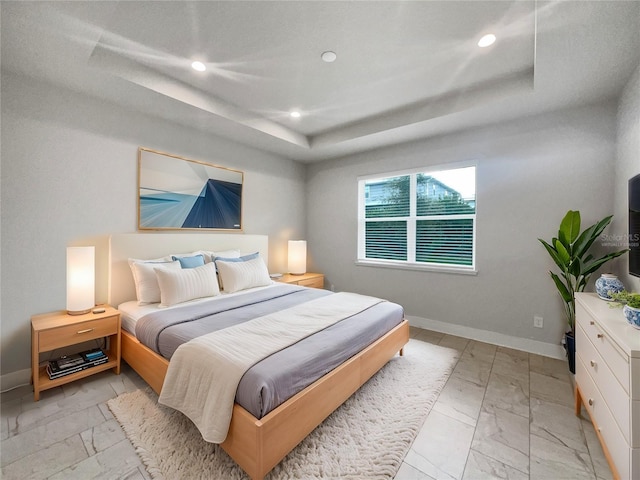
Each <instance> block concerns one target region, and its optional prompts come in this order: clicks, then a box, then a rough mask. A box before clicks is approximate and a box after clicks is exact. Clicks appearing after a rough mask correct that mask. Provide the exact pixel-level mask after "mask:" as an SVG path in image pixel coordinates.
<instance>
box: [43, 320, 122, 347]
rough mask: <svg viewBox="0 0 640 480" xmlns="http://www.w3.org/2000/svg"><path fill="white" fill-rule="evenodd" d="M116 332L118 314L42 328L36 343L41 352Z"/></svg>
mask: <svg viewBox="0 0 640 480" xmlns="http://www.w3.org/2000/svg"><path fill="white" fill-rule="evenodd" d="M117 333H118V316H117V315H115V316H113V317H108V318H101V319H96V320H89V321H86V322H81V323H74V324H73V325H66V326H62V327H57V328H54V329H51V330H42V331H40V333H39V336H38V345H39V350H40V351H41V352H46V351H49V350H54V349H56V348H60V347H66V346H67V345H73V344H76V343H81V342H84V341H86V340H93V339H95V338H101V337H107V336H109V335H115V334H117Z"/></svg>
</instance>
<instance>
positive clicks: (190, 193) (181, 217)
mask: <svg viewBox="0 0 640 480" xmlns="http://www.w3.org/2000/svg"><path fill="white" fill-rule="evenodd" d="M243 183H244V173H243V172H242V171H240V170H234V169H231V168H227V167H221V166H219V165H214V164H212V163H208V162H203V161H200V160H193V159H189V158H185V157H181V156H179V155H173V154H170V153H165V152H161V151H157V150H152V149H149V148H145V147H139V148H138V229H139V230H222V231H240V232H241V231H242V189H243Z"/></svg>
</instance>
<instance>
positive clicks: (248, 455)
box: [107, 233, 409, 479]
mask: <svg viewBox="0 0 640 480" xmlns="http://www.w3.org/2000/svg"><path fill="white" fill-rule="evenodd" d="M268 247H269V246H268V238H267V237H266V236H263V235H239V234H195V233H194V234H164V233H161V234H160V233H158V234H150V233H144V234H122V235H113V236H111V237H110V238H109V247H108V259H107V269H108V284H107V292H108V296H107V298H108V301H109V303H110V304H112V305H118V306H119V305H123V309H124V310H125V311H126V308H125V305H126V304H127V302H130V301H131V300H132V299H135V298H136V285H135V284H134V281H133V276H132V274H131V268H130V266H129V262H128V260H129V259H130V258H137V259H154V258H158V257H163V256H166V255H168V254H172V253H181V252H194V251H198V250H201V249H206V250H207V251H215V252H222V251H228V250H230V249H237V250H239V251H242V252H258V253H259V256H260V258H261V259H262V260H264V262H265V263H266V262H267V259H268V254H269V251H268ZM248 290H251V292H249V291H247V292H242V291H240V292H237V293H238V296H240V294H245V293H246V294H247V295H248V294H249V293H251V294H252V295H253V294H254V290H255V292H262V293H258V295H259V296H262V297H269V296H273V295H275V296H278V295H279V296H282V297H287V298H294V297H295V296H296V295H301V296H304V295H312V292H309V290H310V289H306V288H304V287H294V286H290V285H283V284H279V285H265V286H264V287H261V288H256V289H248ZM265 292H266V293H265ZM274 292H276V293H274ZM320 292H322V291H318V292H317V294H313V295H312V297H314V298H316V297H318V296H319V297H322V296H325V295H339V294H330V293H329V292H323V293H320ZM234 295H235V294H234ZM231 296H233V295H231ZM231 296H230V297H231ZM224 301H225V302H228V301H232V300H231V299H227V298H225V299H224ZM322 301H324V300H322V299H319V300H318V302H322ZM193 303H199V302H193ZM203 303H204V302H203ZM298 303H300V302H298ZM302 303H304V302H302ZM309 303H312V302H309ZM303 307H304V305H303V306H302V307H301V308H303ZM375 308H376V309H377V308H379V307H377V306H376V307H375ZM385 308H388V305H387V307H385ZM371 311H373V309H371ZM358 315H367V312H366V311H363V312H362V313H361V314H358ZM123 316H124V317H128V316H129V315H128V314H126V313H125V315H123ZM134 316H135V315H134ZM267 316H268V315H267ZM382 316H384V315H382ZM124 323H126V321H125V322H124ZM340 323H342V324H344V323H346V322H338V323H337V325H338V328H339V325H340ZM134 328H135V327H134ZM332 328H336V326H335V325H332V326H329V327H328V328H327V330H330V329H332ZM131 330H133V329H132V328H131V327H129V330H124V331H123V332H122V358H123V359H124V360H125V361H126V362H127V363H128V364H129V365H130V366H131V367H132V368H133V369H134V370H135V371H136V372H138V374H140V376H141V377H142V378H143V379H144V380H145V381H146V382H147V383H148V384H149V385H150V386H151V388H153V390H155V391H156V392H157V393H158V394H160V393H161V392H162V387H163V384H164V383H165V378H167V372H168V371H169V365H170V361H169V360H167V359H166V358H164V357H163V356H162V355H160V354H159V353H157V352H155V351H154V350H153V349H152V348H149V347H147V346H145V345H144V344H143V343H142V342H141V341H140V340H139V339H138V338H137V337H136V335H135V334H134V333H132V331H131ZM385 331H386V333H382V334H380V335H378V334H376V336H377V337H378V338H377V339H375V340H373V341H372V342H371V343H368V341H367V342H366V343H368V345H367V346H365V347H364V348H363V349H362V350H359V351H358V352H357V353H355V354H353V355H351V354H349V355H348V358H347V359H346V360H344V361H341V363H339V364H338V365H337V366H336V367H335V368H332V369H331V370H330V371H329V372H328V373H326V374H324V375H322V376H321V377H320V378H318V379H317V380H315V381H313V382H312V383H311V384H309V385H308V386H306V387H304V388H303V389H302V390H300V391H297V393H295V394H294V395H293V396H291V397H290V398H288V399H287V400H285V401H284V402H282V403H278V402H275V403H274V405H272V406H271V407H270V408H269V409H268V413H267V412H266V411H265V412H263V413H262V414H260V415H258V414H257V413H256V412H255V411H252V407H251V406H247V407H245V406H243V405H241V404H240V403H238V401H236V402H235V403H233V405H232V406H231V407H230V408H231V418H230V423H229V427H228V433H226V438H225V439H224V441H223V442H222V443H220V445H221V447H222V448H223V449H224V450H225V451H226V452H227V453H228V454H229V455H230V456H231V457H232V458H233V459H234V460H235V461H236V463H237V464H238V465H239V466H240V467H241V468H242V469H243V470H244V471H245V472H246V473H247V474H248V475H249V476H250V477H251V478H252V479H260V478H263V477H264V476H265V475H266V474H267V473H268V472H269V471H270V470H271V469H272V468H273V467H274V466H275V465H277V464H278V463H279V462H280V460H282V458H284V457H285V456H286V455H287V453H289V452H290V451H291V450H292V449H293V448H295V446H296V445H297V444H298V443H299V442H300V441H302V440H303V439H304V438H305V437H306V436H307V435H308V434H309V433H310V432H311V431H312V430H313V429H314V428H315V427H316V426H318V425H319V424H320V423H321V422H322V421H323V420H324V419H325V418H326V417H327V416H329V415H330V414H331V413H332V412H333V411H334V410H335V409H336V408H337V407H339V406H340V405H341V404H342V403H343V402H344V401H345V400H346V399H347V398H349V396H351V395H352V394H353V393H354V392H355V391H356V390H357V389H358V388H359V387H360V386H361V385H362V384H364V383H365V382H366V381H367V380H368V379H369V378H370V377H371V376H372V375H374V374H375V373H376V372H377V371H378V370H379V369H380V368H381V367H382V366H384V365H385V364H386V363H387V361H388V360H389V359H390V358H392V357H393V356H394V355H395V354H396V353H400V354H402V348H403V346H404V345H405V344H406V342H407V341H408V339H409V327H408V323H407V321H406V320H404V319H403V318H400V319H399V321H398V323H396V324H395V325H394V326H392V327H388V326H387V327H385ZM305 340H306V339H305ZM190 343H192V342H190ZM154 348H155V347H154ZM178 350H179V349H178ZM172 353H173V352H171V353H169V354H168V355H167V354H166V352H165V355H167V356H171V354H172ZM172 361H173V362H174V364H173V365H172V367H175V365H177V363H178V361H177V360H175V357H174V360H172ZM175 370H176V369H175V368H173V371H175ZM243 379H244V377H243ZM167 382H169V380H167ZM165 390H166V389H165ZM238 391H240V388H239V389H238ZM201 431H202V430H201Z"/></svg>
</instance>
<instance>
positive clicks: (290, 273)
mask: <svg viewBox="0 0 640 480" xmlns="http://www.w3.org/2000/svg"><path fill="white" fill-rule="evenodd" d="M305 273H307V272H302V273H292V272H289V275H304V274H305Z"/></svg>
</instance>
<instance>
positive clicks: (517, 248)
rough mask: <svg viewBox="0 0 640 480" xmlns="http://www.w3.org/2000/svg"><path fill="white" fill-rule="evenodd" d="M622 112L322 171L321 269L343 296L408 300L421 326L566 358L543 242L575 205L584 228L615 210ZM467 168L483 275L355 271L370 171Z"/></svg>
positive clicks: (484, 132)
mask: <svg viewBox="0 0 640 480" xmlns="http://www.w3.org/2000/svg"><path fill="white" fill-rule="evenodd" d="M615 115H616V112H615V103H613V102H610V103H603V104H598V105H594V106H588V107H584V108H578V109H572V110H564V111H560V112H556V113H548V114H544V115H540V116H537V117H532V118H526V119H522V120H519V121H513V122H509V123H507V124H500V125H492V126H487V127H485V128H482V129H478V130H474V131H469V132H464V133H459V134H455V135H449V136H443V137H439V138H434V139H430V140H426V141H421V142H415V143H411V144H405V145H400V146H396V147H393V148H385V149H381V150H377V151H373V152H369V153H363V154H358V155H354V156H350V157H347V158H342V159H338V160H335V161H331V162H325V163H322V164H317V165H313V166H311V167H310V168H309V170H308V174H307V184H308V196H307V204H308V212H309V213H308V217H309V221H308V224H307V233H308V238H309V250H310V255H311V257H312V261H313V265H312V267H311V268H312V269H316V270H318V271H323V272H324V273H325V274H326V278H327V281H328V282H329V283H330V284H333V285H334V286H335V289H336V290H351V291H357V292H362V293H367V294H371V295H378V296H382V297H384V298H387V299H390V300H393V301H396V302H398V303H400V304H401V305H403V306H404V308H405V311H406V314H407V315H408V316H410V317H417V321H418V322H419V321H420V319H428V320H435V321H437V322H442V323H441V325H444V326H447V325H448V326H452V328H451V329H450V330H451V331H457V330H456V328H457V327H461V328H462V329H467V330H468V331H471V330H469V329H475V333H479V332H478V331H480V333H481V332H482V331H485V334H484V335H480V338H485V339H491V338H492V337H493V338H495V339H497V338H498V335H495V334H499V335H506V336H508V337H510V338H512V339H514V338H515V340H518V339H531V340H534V341H537V342H542V343H541V345H542V346H546V345H551V346H553V348H550V349H547V351H554V349H555V351H558V350H559V347H557V345H558V344H559V342H560V340H561V337H562V333H563V332H564V330H565V321H564V317H563V310H562V305H561V302H560V300H559V297H558V295H557V293H556V290H555V286H554V285H553V283H552V281H551V279H550V278H549V276H548V274H547V272H548V270H549V269H551V268H552V267H553V264H552V261H551V260H550V258H548V255H547V253H546V252H545V251H544V249H543V247H542V246H541V245H540V244H539V242H538V241H537V238H538V237H542V238H545V239H547V240H549V239H551V237H552V236H555V235H556V234H557V229H558V225H559V223H560V220H561V219H562V217H563V215H564V214H565V213H566V211H567V210H569V209H574V210H575V209H578V210H580V211H581V212H582V214H583V218H584V222H583V223H584V225H585V226H586V225H587V222H589V224H590V223H593V222H595V221H596V220H599V219H601V218H602V217H604V216H606V215H608V214H611V213H612V210H613V185H614V184H613V178H614V174H613V168H614V160H615V140H616V133H615V128H616V120H615V118H616V117H615ZM468 160H473V161H476V162H477V166H478V168H477V225H478V227H477V266H478V275H477V276H466V275H455V274H445V273H434V272H423V271H408V270H395V269H388V268H379V267H378V268H376V267H370V266H356V265H354V261H355V258H356V246H357V238H356V234H357V181H356V178H357V177H358V176H359V175H365V174H373V173H384V172H390V171H394V170H399V169H404V168H415V167H420V166H430V165H446V164H449V163H452V162H461V161H468ZM534 315H542V316H543V318H544V328H543V329H538V328H534V327H533V316H534ZM487 331H488V332H494V334H491V333H486V332H487ZM516 343H517V342H516ZM521 343H522V342H521ZM529 343H531V342H529ZM533 343H536V342H533ZM526 344H527V342H524V345H525V346H526ZM520 346H522V345H520ZM542 350H545V349H544V348H543V349H542Z"/></svg>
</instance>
